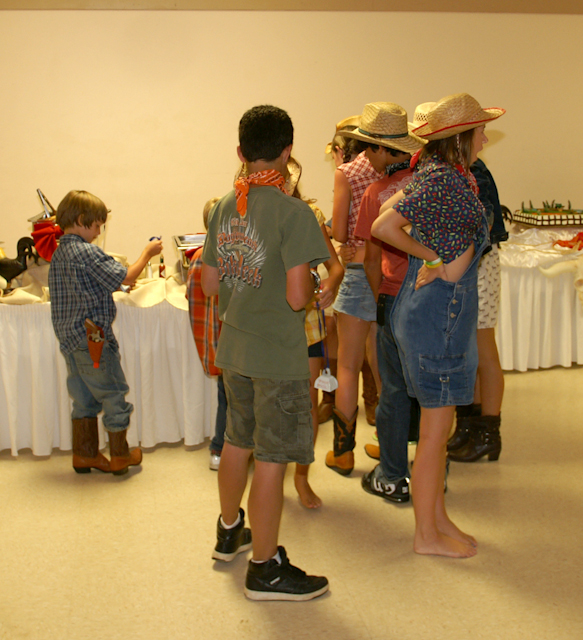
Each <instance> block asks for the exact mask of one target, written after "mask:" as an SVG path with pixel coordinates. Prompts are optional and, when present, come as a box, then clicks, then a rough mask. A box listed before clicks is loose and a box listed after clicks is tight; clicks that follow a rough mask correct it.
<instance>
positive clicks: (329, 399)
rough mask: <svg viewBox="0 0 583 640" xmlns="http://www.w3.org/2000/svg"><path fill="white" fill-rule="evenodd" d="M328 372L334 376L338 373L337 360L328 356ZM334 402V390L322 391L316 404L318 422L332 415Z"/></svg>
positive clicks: (328, 418) (326, 420)
mask: <svg viewBox="0 0 583 640" xmlns="http://www.w3.org/2000/svg"><path fill="white" fill-rule="evenodd" d="M330 373H331V374H332V375H333V376H334V377H335V378H336V376H337V375H338V360H337V359H336V358H330ZM335 402H336V392H335V391H323V392H322V400H321V402H320V404H319V405H318V424H323V423H324V422H328V420H330V418H331V417H332V409H333V408H334V403H335Z"/></svg>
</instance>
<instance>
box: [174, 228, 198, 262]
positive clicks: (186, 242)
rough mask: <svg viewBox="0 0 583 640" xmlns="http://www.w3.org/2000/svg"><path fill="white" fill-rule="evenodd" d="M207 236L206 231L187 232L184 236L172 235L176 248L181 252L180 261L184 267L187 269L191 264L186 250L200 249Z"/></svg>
mask: <svg viewBox="0 0 583 640" xmlns="http://www.w3.org/2000/svg"><path fill="white" fill-rule="evenodd" d="M205 238H206V233H186V234H184V235H182V236H172V239H173V240H174V243H175V244H176V249H177V251H178V253H179V254H180V263H181V265H182V267H183V269H187V270H188V267H189V265H190V260H189V259H188V258H187V257H186V252H187V251H188V250H189V249H198V248H199V247H202V245H203V244H204V241H205Z"/></svg>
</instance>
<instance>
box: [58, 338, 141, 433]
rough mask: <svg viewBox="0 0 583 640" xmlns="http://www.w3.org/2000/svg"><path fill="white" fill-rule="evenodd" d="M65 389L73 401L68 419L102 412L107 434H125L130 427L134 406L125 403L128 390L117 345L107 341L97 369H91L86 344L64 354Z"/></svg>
mask: <svg viewBox="0 0 583 640" xmlns="http://www.w3.org/2000/svg"><path fill="white" fill-rule="evenodd" d="M65 362H66V363H67V371H68V374H69V375H68V376H67V389H68V390H69V395H70V396H71V398H72V399H73V411H72V412H71V418H72V419H73V420H77V419H80V418H96V417H97V416H98V415H99V413H101V411H103V426H104V427H105V428H106V429H107V431H124V430H125V429H127V428H128V426H129V424H130V414H131V412H132V411H133V410H134V405H133V404H131V403H129V402H126V399H125V395H126V393H127V392H128V391H129V390H130V388H129V387H128V384H127V382H126V378H125V375H124V372H123V369H122V368H121V359H120V356H119V351H118V348H117V345H112V344H111V343H109V342H106V343H105V345H104V347H103V352H102V353H101V360H100V362H99V368H98V369H95V368H94V367H93V361H92V360H91V356H90V355H89V349H88V348H87V341H86V340H84V341H83V342H81V344H80V345H79V346H78V347H77V349H75V351H73V353H69V354H67V355H65Z"/></svg>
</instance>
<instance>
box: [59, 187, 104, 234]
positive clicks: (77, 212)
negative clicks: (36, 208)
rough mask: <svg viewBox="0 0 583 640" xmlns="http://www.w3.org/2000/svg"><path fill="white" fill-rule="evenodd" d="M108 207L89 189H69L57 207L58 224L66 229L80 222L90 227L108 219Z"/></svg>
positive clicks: (82, 225)
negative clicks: (89, 191) (88, 190)
mask: <svg viewBox="0 0 583 640" xmlns="http://www.w3.org/2000/svg"><path fill="white" fill-rule="evenodd" d="M108 213H109V210H108V208H107V207H106V206H105V204H104V203H103V201H102V200H100V199H99V198H98V197H97V196H94V195H93V194H91V193H88V192H87V191H69V193H68V194H67V195H66V196H65V197H64V198H63V199H62V200H61V202H60V204H59V206H58V207H57V216H56V217H57V224H58V225H59V227H61V229H63V230H65V229H67V228H69V227H73V226H74V225H76V224H78V225H79V226H81V227H86V228H87V229H89V228H90V227H91V226H92V225H93V223H94V222H105V221H106V220H107V214H108Z"/></svg>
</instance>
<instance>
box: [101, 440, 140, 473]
mask: <svg viewBox="0 0 583 640" xmlns="http://www.w3.org/2000/svg"><path fill="white" fill-rule="evenodd" d="M108 433H109V451H110V453H111V471H112V473H113V475H114V476H121V475H123V474H124V473H127V472H128V467H131V466H134V465H138V464H141V462H142V450H141V449H140V448H139V447H137V448H136V449H132V450H131V451H130V449H129V447H128V442H127V440H126V433H127V429H124V430H123V431H109V432H108Z"/></svg>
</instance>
